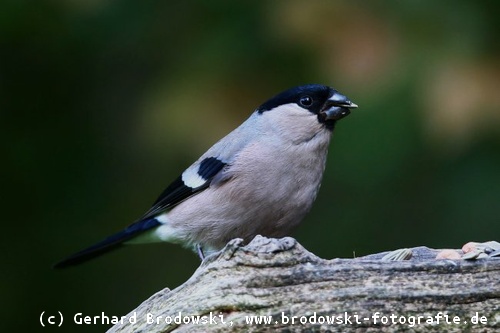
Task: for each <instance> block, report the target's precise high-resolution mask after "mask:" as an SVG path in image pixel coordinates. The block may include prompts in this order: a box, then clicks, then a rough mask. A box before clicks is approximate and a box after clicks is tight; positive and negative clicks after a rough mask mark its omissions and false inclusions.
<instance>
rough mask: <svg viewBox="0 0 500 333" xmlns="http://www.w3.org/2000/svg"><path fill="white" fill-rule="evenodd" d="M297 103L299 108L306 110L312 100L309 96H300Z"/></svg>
mask: <svg viewBox="0 0 500 333" xmlns="http://www.w3.org/2000/svg"><path fill="white" fill-rule="evenodd" d="M299 103H300V106H303V107H305V108H307V107H310V106H311V105H312V104H313V99H312V98H311V97H309V96H302V97H300V99H299Z"/></svg>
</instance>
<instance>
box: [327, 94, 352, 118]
mask: <svg viewBox="0 0 500 333" xmlns="http://www.w3.org/2000/svg"><path fill="white" fill-rule="evenodd" d="M357 107H358V106H357V105H356V104H354V103H353V102H351V101H350V100H349V99H348V98H347V97H345V96H344V95H342V94H339V93H338V92H335V93H334V94H333V95H332V97H330V98H329V99H328V100H327V101H326V103H325V105H324V106H323V109H322V110H321V111H320V112H321V113H323V114H324V116H325V119H326V120H339V119H342V118H344V117H345V116H347V115H349V113H351V110H350V109H354V108H357Z"/></svg>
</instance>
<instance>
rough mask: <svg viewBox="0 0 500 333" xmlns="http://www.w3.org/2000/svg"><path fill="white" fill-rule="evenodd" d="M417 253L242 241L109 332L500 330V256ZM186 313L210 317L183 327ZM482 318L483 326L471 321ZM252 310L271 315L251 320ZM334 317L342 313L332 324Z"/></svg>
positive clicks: (418, 250)
mask: <svg viewBox="0 0 500 333" xmlns="http://www.w3.org/2000/svg"><path fill="white" fill-rule="evenodd" d="M412 250H413V252H414V256H413V258H412V259H411V260H407V261H398V262H391V261H389V262H388V261H381V260H380V258H382V257H383V255H384V254H385V253H380V254H375V255H371V256H366V257H361V258H356V259H333V260H324V259H320V258H318V257H316V256H315V255H313V254H312V253H310V252H308V251H307V250H305V249H304V248H303V247H302V246H301V245H300V244H298V243H297V242H296V241H295V239H293V238H289V237H286V238H282V239H267V238H265V237H260V236H257V237H256V238H255V239H254V240H253V241H252V242H251V243H250V244H248V245H246V246H243V245H242V243H241V241H240V240H233V241H231V242H230V243H229V244H228V245H227V246H226V247H225V249H224V250H222V251H221V252H220V253H217V254H214V255H213V256H210V257H208V258H206V259H205V261H203V263H202V264H201V266H200V267H199V268H198V270H197V271H196V272H195V273H194V274H193V276H192V277H191V278H190V279H189V280H188V281H186V282H185V283H184V284H183V285H181V286H179V287H178V288H176V289H175V290H173V291H170V290H169V289H164V290H162V291H160V292H158V293H156V294H155V295H153V296H152V297H151V298H149V299H148V300H146V301H144V302H143V303H142V304H141V305H139V307H138V308H137V309H135V310H133V311H132V312H131V313H129V314H128V315H127V316H128V317H127V319H128V318H134V317H135V322H134V320H132V322H133V323H129V322H128V321H127V319H125V320H124V324H117V325H115V326H114V327H112V328H111V329H110V330H109V332H280V331H281V332H304V331H306V332H394V331H404V332H500V258H487V259H480V260H475V261H465V260H435V259H434V258H435V256H436V254H437V250H433V249H429V248H426V247H418V248H413V249H412ZM148 314H149V315H150V317H149V318H153V319H154V320H155V323H148V321H147V318H148V317H147V315H148ZM179 314H181V315H182V316H183V317H182V318H183V319H184V320H185V321H187V319H186V318H188V319H190V321H192V319H191V318H192V317H191V316H206V317H200V320H201V321H202V322H203V321H204V320H206V321H207V323H206V324H197V325H196V324H192V323H189V324H187V323H181V324H179V323H178V321H179V319H181V317H180V316H179ZM476 314H477V316H476V317H477V318H478V320H481V319H482V320H483V323H481V322H479V323H477V324H474V323H473V322H472V320H473V319H474V318H473V317H474V316H475V315H476ZM210 315H212V317H210ZM356 315H357V317H356ZM377 315H378V317H377V318H378V319H377V321H376V322H375V318H374V316H377ZM391 315H393V318H394V321H395V322H396V323H392V321H393V319H391V317H390V316H391ZM160 316H161V317H160ZM220 316H222V318H223V320H224V322H225V324H223V323H222V321H221V317H220ZM246 316H272V320H271V323H270V324H247V323H246ZM293 316H296V318H295V320H294V321H295V322H294V323H293V324H292V317H293ZM326 316H328V317H329V318H330V319H332V316H338V317H335V318H333V319H334V320H335V323H333V324H328V323H327V317H326ZM418 316H421V318H420V324H418V323H417V320H418ZM439 316H440V317H439ZM446 316H448V317H447V318H446ZM455 316H457V318H454V317H455ZM165 318H170V319H171V320H172V321H173V322H169V321H170V320H168V319H167V320H165ZM195 318H196V317H195ZM203 318H204V319H203ZM210 318H212V321H211V323H210ZM262 318H264V317H262ZM266 318H267V317H266ZM287 318H288V322H286V319H287ZM365 318H366V319H367V320H365ZM430 318H432V320H433V322H434V324H430V323H429V321H430ZM438 318H439V323H437V320H438ZM458 318H459V319H460V323H456V324H455V323H453V320H454V319H455V320H457V319H458ZM301 319H302V321H303V323H301V322H300V320H301ZM356 319H357V320H358V322H356ZM384 319H386V320H387V321H388V322H386V324H384V323H382V322H381V320H384ZM446 319H448V320H447V321H446ZM156 320H157V321H156ZM403 320H404V321H405V323H401V322H402V321H403ZM175 321H177V323H176V322H175ZM340 321H342V323H340ZM214 322H216V324H214ZM349 322H351V324H349ZM412 322H413V323H414V325H412ZM230 325H232V326H230Z"/></svg>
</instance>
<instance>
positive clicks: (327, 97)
mask: <svg viewBox="0 0 500 333" xmlns="http://www.w3.org/2000/svg"><path fill="white" fill-rule="evenodd" d="M291 103H295V104H297V105H298V106H300V107H302V108H304V109H306V110H308V111H309V112H311V113H313V114H316V115H317V116H318V120H319V122H321V123H324V124H325V125H326V126H327V127H328V128H333V126H334V124H335V122H336V121H337V120H340V119H342V118H344V117H345V116H347V115H349V113H351V111H350V109H353V108H357V107H358V106H357V105H356V104H354V103H353V102H351V101H350V100H349V99H348V98H347V97H346V96H344V95H342V94H340V93H339V92H338V91H336V90H335V89H333V88H330V87H328V86H324V85H321V84H308V85H303V86H298V87H294V88H291V89H288V90H285V91H283V92H282V93H280V94H278V95H276V96H274V97H273V98H271V99H269V100H268V101H267V102H265V103H264V104H262V105H261V106H260V107H259V108H258V109H257V112H259V113H263V112H265V111H270V110H272V109H274V108H276V107H278V106H281V105H285V104H291Z"/></svg>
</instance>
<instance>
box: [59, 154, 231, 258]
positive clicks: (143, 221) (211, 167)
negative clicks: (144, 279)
mask: <svg viewBox="0 0 500 333" xmlns="http://www.w3.org/2000/svg"><path fill="white" fill-rule="evenodd" d="M225 165H226V163H224V162H222V161H220V160H219V159H217V158H215V157H209V158H205V159H204V160H202V161H201V163H200V164H199V168H198V171H197V172H196V174H197V175H198V176H199V177H200V179H202V180H204V182H203V183H202V184H201V185H199V186H197V187H195V188H193V187H190V186H188V185H187V184H185V183H184V182H183V181H182V175H181V176H180V177H179V178H177V179H176V180H175V181H174V182H173V183H172V184H170V185H169V186H168V187H167V188H166V189H165V191H163V193H162V194H161V195H160V197H159V198H158V199H157V200H156V201H155V203H154V204H153V207H151V209H149V210H148V211H147V212H146V214H144V216H143V217H141V218H140V219H139V220H138V221H136V222H135V223H132V224H131V225H129V226H128V227H127V228H125V229H124V230H122V231H120V232H118V233H116V234H114V235H111V236H110V237H108V238H106V239H104V240H102V241H101V242H99V243H97V244H94V245H92V246H90V247H88V248H86V249H84V250H82V251H80V252H77V253H75V254H73V255H71V256H69V257H68V258H66V259H64V260H62V261H60V262H58V263H57V264H56V265H54V268H63V267H67V266H71V265H77V264H80V263H82V262H85V261H87V260H89V259H92V258H95V257H97V256H100V255H101V254H104V253H106V252H108V251H111V250H113V249H116V248H118V247H120V246H122V244H123V243H124V242H126V241H128V240H130V239H132V238H134V237H136V236H137V235H139V234H142V233H143V232H145V231H147V230H151V229H153V228H156V227H158V226H159V225H161V223H160V222H159V221H158V220H157V219H156V218H155V217H156V216H157V215H158V214H160V213H162V212H164V211H165V210H167V209H168V208H171V207H174V206H175V205H177V204H179V203H180V202H181V201H183V200H186V199H187V198H189V197H190V196H192V195H194V194H196V193H198V192H200V191H203V190H204V189H206V188H207V187H208V186H209V185H210V182H211V181H212V179H213V178H214V176H215V175H216V174H218V173H219V172H220V171H221V170H222V169H223V168H224V166H225Z"/></svg>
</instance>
